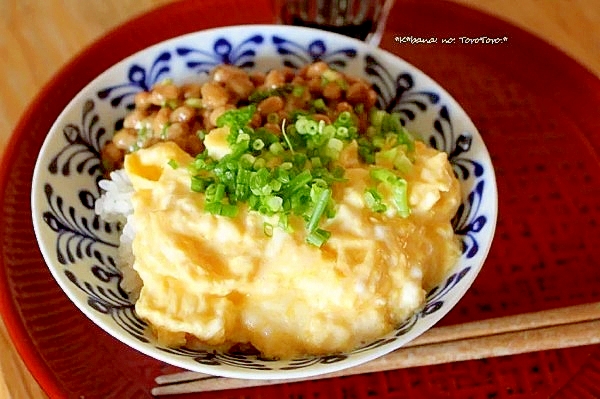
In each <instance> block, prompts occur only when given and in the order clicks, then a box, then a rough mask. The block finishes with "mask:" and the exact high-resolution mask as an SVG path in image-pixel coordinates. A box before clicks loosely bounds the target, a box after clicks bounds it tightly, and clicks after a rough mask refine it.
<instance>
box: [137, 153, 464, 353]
mask: <svg viewBox="0 0 600 399" xmlns="http://www.w3.org/2000/svg"><path fill="white" fill-rule="evenodd" d="M209 144H210V141H209ZM415 144H416V148H415V162H414V165H413V167H412V168H411V169H410V171H408V172H407V173H406V175H405V176H404V177H405V179H406V180H407V182H408V188H409V191H408V199H409V205H410V207H411V215H410V216H409V217H407V218H401V217H398V216H396V215H394V214H390V213H389V212H387V213H374V212H372V211H371V210H370V209H368V208H367V207H366V206H365V203H364V200H363V193H364V191H365V189H366V188H367V187H369V186H372V185H373V182H372V180H371V178H370V177H369V168H370V167H372V166H365V165H362V164H361V163H359V162H358V158H357V154H356V148H353V147H352V146H348V148H347V150H345V152H344V154H342V155H343V156H342V157H341V159H342V161H343V162H344V166H345V167H346V177H347V179H348V181H347V182H346V183H344V184H336V185H334V191H333V197H334V199H335V201H336V204H337V213H336V216H335V217H334V218H332V219H329V220H327V221H325V222H324V223H323V227H324V228H326V229H327V230H329V231H331V233H332V234H331V238H330V239H329V240H328V241H327V243H326V244H325V245H323V247H321V248H317V247H315V246H312V245H307V244H306V243H305V240H304V239H305V236H303V235H301V234H289V233H287V232H285V231H283V230H282V229H279V228H275V229H274V230H273V234H272V236H270V237H269V236H267V235H266V234H265V232H264V222H265V217H264V216H262V215H260V214H258V213H256V212H249V211H247V210H245V208H242V209H241V210H240V212H239V214H238V216H237V217H235V218H229V217H222V216H215V215H212V214H210V213H207V212H205V211H204V210H203V207H204V202H203V195H199V194H198V193H194V192H192V191H191V190H190V174H189V171H188V169H187V168H186V166H187V165H188V164H190V163H191V162H192V161H193V159H192V157H190V156H189V155H188V154H187V153H185V152H184V151H182V150H181V149H180V148H179V147H178V146H177V145H175V144H173V143H169V142H166V143H159V144H156V145H154V146H152V147H150V148H147V149H142V150H139V151H137V152H134V153H131V154H129V155H128V156H127V157H126V159H125V169H126V172H127V174H128V176H129V178H130V179H131V182H132V184H133V186H134V190H135V193H134V196H133V206H134V218H135V226H136V236H135V239H134V242H133V253H134V255H135V261H134V265H133V267H134V269H135V270H136V271H137V272H138V273H139V275H140V277H141V279H142V281H143V287H142V289H141V292H140V296H139V299H138V301H137V302H136V311H137V313H138V314H139V315H140V316H141V317H142V318H144V319H145V320H147V321H148V322H149V323H150V325H151V326H152V328H153V330H154V332H155V334H156V336H157V337H158V339H159V341H161V342H162V344H164V345H168V346H183V345H188V346H193V345H210V346H213V347H217V348H220V349H228V348H230V347H232V346H234V345H236V344H242V345H246V344H250V345H252V346H253V347H254V348H256V349H257V350H259V351H260V352H261V353H262V355H263V356H265V357H269V358H290V357H293V356H298V355H304V354H314V355H318V354H329V353H335V352H339V351H347V350H351V349H353V348H355V347H357V346H359V345H361V344H363V343H367V342H369V341H370V340H373V339H376V338H379V337H381V336H382V335H384V334H386V333H387V332H389V331H391V330H392V329H393V328H395V327H396V326H397V325H398V324H399V323H400V322H402V321H403V320H404V319H405V318H407V317H408V316H410V315H411V314H412V313H414V312H415V311H417V310H418V309H419V307H420V306H422V305H423V302H424V300H425V294H426V292H427V290H429V289H430V288H432V287H433V286H435V285H436V284H438V283H439V282H440V281H441V279H442V278H443V277H444V276H445V274H446V273H447V271H448V269H449V268H450V267H452V265H453V264H454V263H455V262H456V260H457V258H458V256H459V253H460V247H459V243H458V241H457V239H456V238H455V236H454V233H453V230H452V227H451V225H450V220H451V218H452V217H453V215H454V214H455V212H456V209H457V207H458V205H459V203H460V194H459V185H458V181H457V179H456V178H455V176H454V174H453V171H452V169H451V166H450V165H449V163H448V160H447V157H446V154H444V153H441V152H438V151H437V150H435V149H431V148H428V147H427V146H425V145H424V144H422V143H419V142H417V143H415ZM209 150H210V149H209ZM169 163H170V164H171V165H174V164H176V165H178V167H172V166H169ZM300 223H301V222H300ZM302 230H303V225H301V224H300V225H298V229H297V231H302Z"/></svg>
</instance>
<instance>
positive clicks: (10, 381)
mask: <svg viewBox="0 0 600 399" xmlns="http://www.w3.org/2000/svg"><path fill="white" fill-rule="evenodd" d="M171 1H174V0H86V1H81V0H0V54H2V56H1V57H0V82H2V84H0V153H1V152H3V151H4V148H5V147H6V143H7V142H8V140H9V137H10V134H11V132H12V130H13V129H14V127H15V125H16V123H17V121H18V119H19V117H20V116H21V114H22V113H23V112H24V110H25V109H26V107H27V106H28V104H29V103H30V102H31V101H32V99H33V98H34V97H35V95H36V94H37V93H38V91H39V90H40V89H41V88H42V86H43V85H44V84H45V83H46V82H47V81H48V80H49V79H50V78H51V77H52V76H53V75H54V74H55V73H56V72H57V71H58V70H59V69H60V68H61V67H62V66H63V65H64V64H65V63H67V62H68V61H69V60H70V59H71V58H72V57H74V56H75V55H76V54H77V53H79V52H80V51H81V50H82V49H83V48H85V47H86V46H87V45H89V44H90V43H91V42H93V41H94V40H95V39H97V38H99V37H101V36H102V35H103V34H104V33H106V32H107V31H108V30H110V29H112V28H113V27H115V26H117V25H119V24H121V23H123V22H125V21H126V20H128V19H130V18H132V17H133V16H136V15H139V14H141V13H143V12H145V11H147V10H150V9H152V8H155V7H158V6H160V5H163V4H166V3H169V2H171ZM452 1H456V2H458V3H462V4H465V5H468V6H471V7H474V8H477V9H480V10H483V11H485V12H488V13H490V14H493V15H496V16H498V17H500V18H502V19H505V20H507V21H509V22H511V23H513V24H515V25H518V26H520V27H522V28H525V29H526V30H528V31H530V32H532V33H534V34H536V35H538V36H539V37H542V38H544V39H545V40H546V41H548V42H550V43H553V44H554V45H556V46H557V47H559V48H560V49H562V50H563V51H564V52H566V53H567V54H569V55H570V56H571V57H573V58H574V59H576V60H578V61H579V62H580V63H581V64H583V65H585V66H586V67H587V68H588V69H590V70H591V71H592V72H593V73H595V74H596V75H597V76H599V77H600V1H598V0H452ZM46 397H47V396H46V395H45V394H44V392H43V391H42V389H41V388H40V387H39V385H38V384H37V383H36V381H35V379H34V378H33V377H32V376H31V374H30V373H29V372H28V370H27V368H26V367H25V365H24V364H23V362H22V360H21V359H20V357H19V355H18V354H17V353H16V351H15V349H14V347H13V345H12V342H11V340H10V337H9V335H8V332H7V331H6V327H5V325H4V324H3V322H2V321H1V320H0V398H4V399H17V398H18V399H27V398H32V399H37V398H46Z"/></svg>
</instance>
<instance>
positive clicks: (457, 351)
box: [152, 302, 600, 396]
mask: <svg viewBox="0 0 600 399" xmlns="http://www.w3.org/2000/svg"><path fill="white" fill-rule="evenodd" d="M597 343H600V302H594V303H588V304H584V305H577V306H570V307H564V308H557V309H552V310H545V311H540V312H533V313H524V314H519V315H514V316H506V317H498V318H493V319H487V320H480V321H475V322H470V323H464V324H457V325H453V326H447V327H434V328H432V329H431V330H429V331H427V332H426V333H424V334H423V335H421V336H420V337H418V338H416V339H414V340H413V341H411V342H409V343H407V344H406V345H405V346H403V347H402V348H400V349H398V350H396V351H394V352H392V353H390V354H388V355H386V356H384V357H381V358H378V359H375V360H372V361H370V362H368V363H365V364H362V365H359V366H356V367H353V368H350V369H346V370H342V371H339V372H335V373H330V374H325V375H320V376H316V377H311V378H302V379H293V380H290V379H288V380H246V379H233V378H223V377H215V376H211V375H208V374H202V373H196V372H191V371H184V372H180V373H174V374H167V375H162V376H159V377H157V378H156V383H157V384H158V386H156V387H154V388H153V389H152V394H153V395H156V396H159V395H173V394H179V393H192V392H207V391H218V390H226V389H236V388H249V387H256V386H262V385H274V384H283V383H290V382H298V381H306V380H315V379H322V378H332V377H342V376H349V375H355V374H363V373H372V372H378V371H386V370H394V369H400V368H407V367H417V366H425V365H434V364H441V363H450V362H457V361H462V360H472V359H483V358H488V357H496V356H506V355H515V354H519V353H526V352H535V351H541V350H549V349H559V348H569V347H574V346H582V345H591V344H597Z"/></svg>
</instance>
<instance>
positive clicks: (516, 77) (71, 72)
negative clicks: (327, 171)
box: [0, 0, 600, 399]
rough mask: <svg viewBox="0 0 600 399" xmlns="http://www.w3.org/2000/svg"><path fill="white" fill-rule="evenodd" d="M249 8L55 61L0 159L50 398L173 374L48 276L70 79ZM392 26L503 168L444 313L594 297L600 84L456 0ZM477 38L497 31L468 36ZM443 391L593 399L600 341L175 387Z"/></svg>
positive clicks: (411, 4) (12, 312) (32, 339)
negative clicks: (59, 64)
mask: <svg viewBox="0 0 600 399" xmlns="http://www.w3.org/2000/svg"><path fill="white" fill-rule="evenodd" d="M247 3H248V4H247V5H241V4H240V3H239V2H237V1H234V0H220V1H216V0H208V1H191V0H190V1H183V2H176V3H173V4H170V5H167V6H165V7H162V8H160V9H157V10H155V11H152V12H150V13H148V14H145V15H143V16H141V17H139V18H136V19H134V20H132V21H130V22H128V23H126V24H125V25H123V26H121V27H119V28H117V29H116V30H114V31H112V32H111V33H109V34H108V35H106V36H104V37H103V38H102V39H100V40H99V41H97V42H96V43H95V44H93V45H92V46H91V47H89V48H88V49H86V50H85V51H84V52H82V53H81V54H80V55H79V56H78V57H76V58H75V59H74V60H72V61H71V62H70V63H69V64H68V65H67V66H65V67H64V68H63V69H62V71H61V72H60V73H59V74H57V75H56V76H55V77H54V79H53V80H52V81H51V82H50V83H49V84H48V85H47V86H46V87H45V88H44V90H42V92H41V93H40V94H39V95H38V97H37V98H36V99H35V101H34V102H33V103H32V104H31V106H30V107H29V109H28V110H27V112H26V113H25V114H24V115H23V116H22V118H21V120H20V122H19V124H18V126H17V128H16V130H15V132H14V135H13V136H12V139H11V141H10V142H9V145H8V148H7V151H6V154H5V158H4V159H3V161H2V163H1V165H0V220H2V222H1V224H0V237H2V243H1V246H0V254H1V258H0V262H1V264H2V266H3V267H0V308H1V310H2V315H3V317H4V321H5V323H6V326H7V328H8V330H9V332H10V334H11V337H12V338H13V340H14V342H15V345H16V347H17V349H18V351H19V353H20V354H21V356H22V357H23V359H24V361H25V363H26V364H27V366H28V367H29V369H30V370H31V372H32V373H33V375H34V376H35V377H36V378H37V380H38V381H39V383H40V384H41V386H42V387H43V388H44V390H45V391H46V392H47V393H48V394H49V396H50V397H56V398H62V397H65V398H67V397H68V398H79V397H85V398H88V399H89V398H119V399H126V398H150V397H151V395H150V388H151V387H152V386H153V379H154V377H156V376H157V375H159V374H162V373H166V372H174V371H177V370H176V369H175V368H174V367H171V366H168V365H165V364H163V363H160V362H158V361H155V360H153V359H150V358H148V357H146V356H144V355H142V354H140V353H138V352H136V351H134V350H132V349H129V348H127V347H125V346H124V345H123V344H121V343H120V342H118V341H117V340H115V339H114V338H112V337H110V336H109V335H108V334H106V333H104V332H103V331H102V330H100V329H99V328H98V327H96V326H95V325H94V324H93V323H92V322H90V321H89V320H87V319H86V318H85V316H84V315H83V314H82V313H80V312H79V311H78V310H77V309H76V308H75V306H74V305H72V304H71V302H69V300H68V299H67V297H66V296H65V295H64V294H63V293H62V291H61V290H60V289H59V287H58V285H57V284H56V283H55V282H54V280H53V279H52V277H51V275H50V273H49V271H48V270H47V268H46V266H45V264H44V262H43V259H42V257H41V255H40V253H39V251H38V250H37V244H36V242H35V236H34V233H33V228H32V224H31V215H30V208H29V195H30V189H31V177H32V172H33V165H34V163H35V158H36V155H37V153H38V150H39V148H40V147H41V144H42V141H43V139H44V136H45V134H46V132H47V131H48V130H49V128H50V126H51V124H52V122H53V120H54V119H55V117H56V116H58V114H59V113H60V111H61V110H62V108H63V107H64V106H65V105H66V104H67V103H68V101H69V100H70V99H71V98H72V97H73V96H74V95H75V94H76V93H77V92H78V90H79V89H80V88H82V87H83V86H84V85H85V84H86V83H87V82H89V81H90V80H91V79H92V78H93V77H95V76H96V75H97V74H99V73H100V72H102V71H103V70H105V69H106V68H108V67H109V66H110V65H112V64H113V63H115V62H117V61H119V60H120V59H122V58H124V57H126V56H128V55H130V54H131V53H133V52H135V51H137V50H141V49H142V48H144V47H147V46H148V45H151V44H154V43H156V42H159V41H162V40H164V39H167V38H170V37H174V36H177V35H180V34H184V33H188V32H192V31H196V30H200V29H205V28H209V27H215V26H222V25H234V24H243V23H270V22H272V21H273V20H274V16H273V13H272V11H271V9H270V3H271V2H270V1H269V0H255V1H252V2H250V1H248V2H247ZM388 21H389V22H388V27H387V30H386V32H385V34H384V37H383V40H382V43H381V47H383V48H385V49H387V50H389V51H391V52H393V53H395V54H397V55H399V56H400V57H402V58H404V59H406V60H407V61H409V62H411V63H412V64H414V65H415V66H417V67H419V68H420V69H422V70H423V71H424V72H425V73H427V74H429V75H430V76H431V77H432V78H434V79H435V80H437V81H438V82H440V83H441V84H442V85H443V86H444V87H445V88H446V89H447V90H448V91H449V92H450V93H451V94H452V95H453V96H454V97H455V98H456V99H457V100H458V101H459V102H460V103H461V104H462V106H463V107H464V108H465V110H466V111H467V112H468V113H469V115H470V116H471V117H472V119H473V121H474V122H475V124H476V126H477V127H478V128H479V130H480V132H481V134H482V135H483V137H484V140H485V141H486V144H487V146H488V149H489V151H490V153H491V155H492V158H493V162H494V164H495V168H496V173H497V178H498V189H499V199H500V209H499V215H500V216H499V220H498V226H497V232H496V239H495V242H494V244H493V247H492V250H491V252H490V255H489V257H488V260H487V262H486V264H485V266H484V268H483V270H482V272H481V274H480V275H479V277H478V278H477V280H476V281H475V283H474V285H473V286H472V288H471V289H470V291H469V292H468V293H467V295H466V296H465V297H464V298H463V299H462V300H461V301H460V303H459V304H458V305H457V306H456V307H455V308H454V309H453V310H452V311H451V313H450V314H448V316H447V317H446V318H445V319H444V320H443V321H442V324H446V325H447V324H454V323H461V322H466V321H472V320H476V319H482V318H488V317H496V316H504V315H509V314H516V313H521V312H528V311H537V310H543V309H549V308H553V307H559V306H567V305H576V304H580V303H586V302H591V301H598V300H600V268H599V266H600V261H599V260H600V217H599V215H600V201H599V200H598V198H600V119H599V118H598V109H600V81H599V80H598V79H597V78H596V77H594V76H593V75H592V74H591V73H590V72H588V71H586V70H585V69H584V68H583V67H581V66H580V65H578V64H577V63H576V62H575V61H573V60H571V59H570V58H568V57H567V56H566V55H564V54H563V53H561V52H560V51H558V50H556V49H555V48H553V47H551V46H550V45H548V44H546V43H544V42H543V41H541V40H539V39H537V38H535V37H533V36H531V35H529V34H527V33H525V32H524V31H522V30H520V29H518V28H515V27H514V26H511V25H509V24H507V23H505V22H502V21H499V20H497V19H495V18H492V17H490V16H487V15H484V14H481V13H479V12H476V11H473V10H470V9H467V8H464V7H461V6H458V5H456V4H454V3H449V2H448V3H447V2H440V1H437V0H426V1H417V0H412V1H402V0H397V2H396V5H395V6H394V9H393V10H392V14H391V15H390V18H389V20H388ZM409 36H412V37H413V38H423V39H429V38H437V39H438V42H437V43H429V44H422V43H421V44H417V43H414V40H413V43H412V44H411V42H410V40H406V39H403V38H405V37H409ZM482 36H485V37H487V38H492V39H495V38H499V39H501V40H498V42H499V43H496V44H482V43H475V42H476V40H466V39H465V38H469V39H475V38H480V37H482ZM397 38H398V39H397ZM452 38H454V41H453V42H452V40H450V39H452ZM461 38H463V39H461ZM504 38H506V39H504ZM442 39H448V40H445V42H444V43H442ZM447 396H459V397H483V398H503V397H512V398H531V397H549V396H553V397H573V398H585V397H589V398H593V397H600V346H599V345H593V346H592V345H590V346H584V347H579V348H571V349H563V350H552V351H543V352H535V353H530V354H524V355H518V356H506V357H501V358H491V359H484V360H477V361H465V362H457V363H451V364H444V365H437V366H431V367H418V368H412V369H405V370H395V371H389V372H381V373H372V374H368V375H360V376H354V377H347V378H337V379H329V380H320V381H311V382H304V383H295V384H285V385H278V386H271V387H261V388H252V389H243V390H234V391H228V392H219V393H205V394H196V395H186V396H184V397H202V398H217V397H219V398H222V397H228V398H242V397H243V398H265V397H278V398H300V397H304V398H317V397H321V398H366V397H382V398H400V397H410V398H440V397H447Z"/></svg>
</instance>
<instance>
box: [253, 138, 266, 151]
mask: <svg viewBox="0 0 600 399" xmlns="http://www.w3.org/2000/svg"><path fill="white" fill-rule="evenodd" d="M264 147H265V142H264V141H262V140H261V139H256V140H254V141H253V142H252V148H253V149H254V150H256V151H260V150H262V149H263V148H264Z"/></svg>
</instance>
